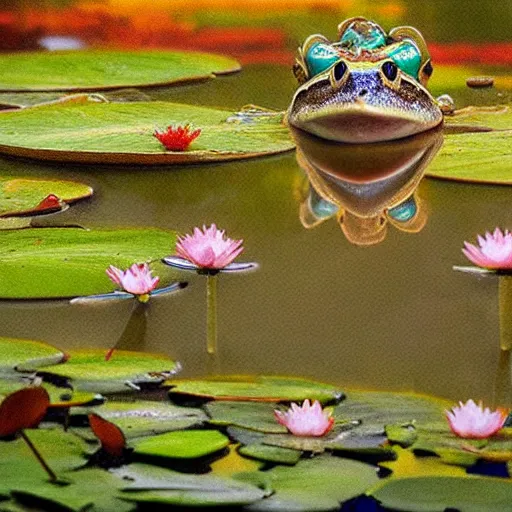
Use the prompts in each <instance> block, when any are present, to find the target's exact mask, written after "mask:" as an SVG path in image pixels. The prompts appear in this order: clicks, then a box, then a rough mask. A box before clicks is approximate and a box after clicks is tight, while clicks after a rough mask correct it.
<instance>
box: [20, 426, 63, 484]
mask: <svg viewBox="0 0 512 512" xmlns="http://www.w3.org/2000/svg"><path fill="white" fill-rule="evenodd" d="M20 436H21V438H22V439H23V441H25V443H27V446H28V447H29V448H30V450H31V451H32V453H33V454H34V456H35V457H36V459H37V460H38V462H39V464H41V466H42V467H43V469H44V470H45V471H46V472H47V473H48V476H49V477H50V480H51V481H52V482H56V481H57V475H56V474H55V473H54V472H53V471H52V469H51V468H50V466H48V464H47V463H46V461H45V460H44V459H43V456H42V455H41V454H40V453H39V451H38V450H37V448H36V447H35V446H34V444H33V443H32V441H31V440H30V439H29V438H28V437H27V434H25V432H23V430H20Z"/></svg>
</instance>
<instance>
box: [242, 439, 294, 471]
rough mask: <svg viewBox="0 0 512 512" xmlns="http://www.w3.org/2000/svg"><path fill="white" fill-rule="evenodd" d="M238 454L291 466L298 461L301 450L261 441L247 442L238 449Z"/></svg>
mask: <svg viewBox="0 0 512 512" xmlns="http://www.w3.org/2000/svg"><path fill="white" fill-rule="evenodd" d="M238 452H239V453H240V455H244V456H245V457H250V458H252V459H257V460H262V461H265V462H273V463H278V464H287V465H291V466H293V465H294V464H297V462H299V460H300V458H301V456H302V452H300V451H298V450H293V449H291V448H280V447H279V446H269V445H266V444H262V443H254V444H248V445H246V446H241V447H240V449H239V450H238Z"/></svg>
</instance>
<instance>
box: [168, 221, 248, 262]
mask: <svg viewBox="0 0 512 512" xmlns="http://www.w3.org/2000/svg"><path fill="white" fill-rule="evenodd" d="M242 243H243V240H232V239H231V238H227V237H226V236H225V232H224V231H221V230H219V229H217V226H216V225H215V224H212V225H211V226H210V227H209V228H207V227H206V226H203V230H202V231H201V230H200V229H199V228H194V233H193V234H192V235H185V236H184V237H179V238H178V243H177V244H176V253H177V254H178V256H181V257H182V258H184V259H186V260H188V261H190V262H192V263H193V264H194V265H197V266H198V267H199V268H206V269H222V268H224V267H226V266H227V265H229V264H230V263H231V262H232V261H233V260H234V259H235V258H236V257H237V256H238V255H239V254H240V253H241V252H242V251H243V250H244V248H243V247H242Z"/></svg>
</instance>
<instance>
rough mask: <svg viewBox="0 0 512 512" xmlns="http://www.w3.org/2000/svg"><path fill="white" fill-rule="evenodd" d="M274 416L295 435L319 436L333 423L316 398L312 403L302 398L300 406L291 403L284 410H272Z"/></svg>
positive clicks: (329, 428)
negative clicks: (302, 401)
mask: <svg viewBox="0 0 512 512" xmlns="http://www.w3.org/2000/svg"><path fill="white" fill-rule="evenodd" d="M274 416H275V418H276V420H277V421H278V422H279V423H280V424H281V425H284V426H285V427H286V428H287V429H288V430H289V432H290V433H291V434H293V435H295V436H314V437H320V436H323V435H325V434H327V432H329V431H330V430H331V429H332V427H333V425H334V418H333V417H332V416H331V413H330V412H327V411H324V410H322V406H321V405H320V402H319V401H318V400H315V401H314V402H313V405H311V403H310V402H309V400H304V403H303V404H302V407H300V406H298V405H297V404H295V403H292V405H291V407H290V408H289V409H288V410H287V411H286V412H282V411H277V410H276V411H274Z"/></svg>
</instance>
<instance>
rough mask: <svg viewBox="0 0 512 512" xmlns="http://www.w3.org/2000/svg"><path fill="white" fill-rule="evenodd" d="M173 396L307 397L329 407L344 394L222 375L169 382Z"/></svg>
mask: <svg viewBox="0 0 512 512" xmlns="http://www.w3.org/2000/svg"><path fill="white" fill-rule="evenodd" d="M169 385H171V386H173V388H172V389H171V390H170V391H169V393H170V394H171V397H172V396H173V395H191V396H196V397H201V398H209V399H212V400H228V401H255V402H294V401H295V402H302V401H303V400H305V399H306V398H309V399H310V400H318V401H319V402H320V403H322V404H325V403H329V402H338V401H340V400H341V399H342V398H343V396H344V395H343V392H342V391H340V390H339V389H337V388H336V387H334V386H332V385H330V384H324V383H322V382H317V381H312V380H307V379H301V378H298V377H277V376H263V375H256V376H247V375H234V376H219V377H214V378H211V379H204V380H194V379H191V380H173V381H169Z"/></svg>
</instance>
